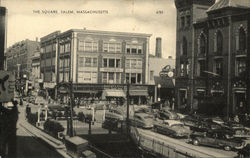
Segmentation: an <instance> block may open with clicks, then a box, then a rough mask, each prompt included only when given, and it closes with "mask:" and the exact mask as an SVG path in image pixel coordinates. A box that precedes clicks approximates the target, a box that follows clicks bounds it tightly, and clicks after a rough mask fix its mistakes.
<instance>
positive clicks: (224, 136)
mask: <svg viewBox="0 0 250 158" xmlns="http://www.w3.org/2000/svg"><path fill="white" fill-rule="evenodd" d="M105 117H106V118H109V120H110V119H116V120H121V121H122V120H125V118H126V116H125V114H124V110H122V109H111V110H110V111H109V112H107V113H106V116H105ZM129 120H130V125H131V126H136V127H139V128H144V129H152V130H154V131H155V132H157V133H161V134H164V135H167V136H171V137H174V138H183V137H187V138H189V140H190V141H189V142H190V143H193V144H194V145H206V146H212V147H221V148H224V149H225V150H231V149H242V148H243V147H244V146H246V143H245V139H247V138H248V137H250V130H249V129H248V128H246V127H244V126H242V125H240V124H238V123H236V122H232V121H231V122H224V121H223V120H222V119H220V118H219V117H205V116H201V115H184V114H180V113H177V112H174V111H171V110H169V109H165V110H164V109H163V110H152V109H150V108H140V109H137V110H135V111H134V114H133V116H130V119H129Z"/></svg>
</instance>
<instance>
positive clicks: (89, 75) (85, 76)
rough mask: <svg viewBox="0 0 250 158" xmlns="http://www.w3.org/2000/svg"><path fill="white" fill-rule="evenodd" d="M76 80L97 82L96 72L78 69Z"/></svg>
mask: <svg viewBox="0 0 250 158" xmlns="http://www.w3.org/2000/svg"><path fill="white" fill-rule="evenodd" d="M78 82H80V83H97V73H96V72H91V71H80V72H79V73H78Z"/></svg>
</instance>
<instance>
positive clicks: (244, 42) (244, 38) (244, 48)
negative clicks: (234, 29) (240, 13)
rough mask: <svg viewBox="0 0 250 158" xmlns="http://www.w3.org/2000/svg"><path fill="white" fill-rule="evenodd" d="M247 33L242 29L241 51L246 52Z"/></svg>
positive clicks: (240, 36) (240, 38)
mask: <svg viewBox="0 0 250 158" xmlns="http://www.w3.org/2000/svg"><path fill="white" fill-rule="evenodd" d="M246 41H247V40H246V33H245V30H244V29H243V28H240V31H239V50H241V51H245V50H246Z"/></svg>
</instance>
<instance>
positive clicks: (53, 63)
mask: <svg viewBox="0 0 250 158" xmlns="http://www.w3.org/2000/svg"><path fill="white" fill-rule="evenodd" d="M59 34H60V31H55V32H53V33H51V34H48V35H46V36H44V37H42V38H40V47H41V49H40V73H41V74H40V78H41V82H40V85H41V87H42V89H44V90H46V93H47V96H50V97H52V98H53V99H55V95H56V93H55V86H56V84H57V82H56V76H57V54H58V38H57V37H58V35H59Z"/></svg>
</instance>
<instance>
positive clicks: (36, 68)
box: [30, 50, 41, 91]
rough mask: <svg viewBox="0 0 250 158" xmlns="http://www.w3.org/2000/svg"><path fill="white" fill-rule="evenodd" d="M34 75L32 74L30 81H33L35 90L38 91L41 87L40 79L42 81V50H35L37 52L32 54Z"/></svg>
mask: <svg viewBox="0 0 250 158" xmlns="http://www.w3.org/2000/svg"><path fill="white" fill-rule="evenodd" d="M31 67H32V71H31V72H32V73H31V74H32V75H31V76H30V81H31V82H32V85H33V87H34V90H35V91H37V90H39V89H40V86H39V81H40V79H41V78H40V50H39V51H37V52H35V54H34V55H33V56H32V63H31Z"/></svg>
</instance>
